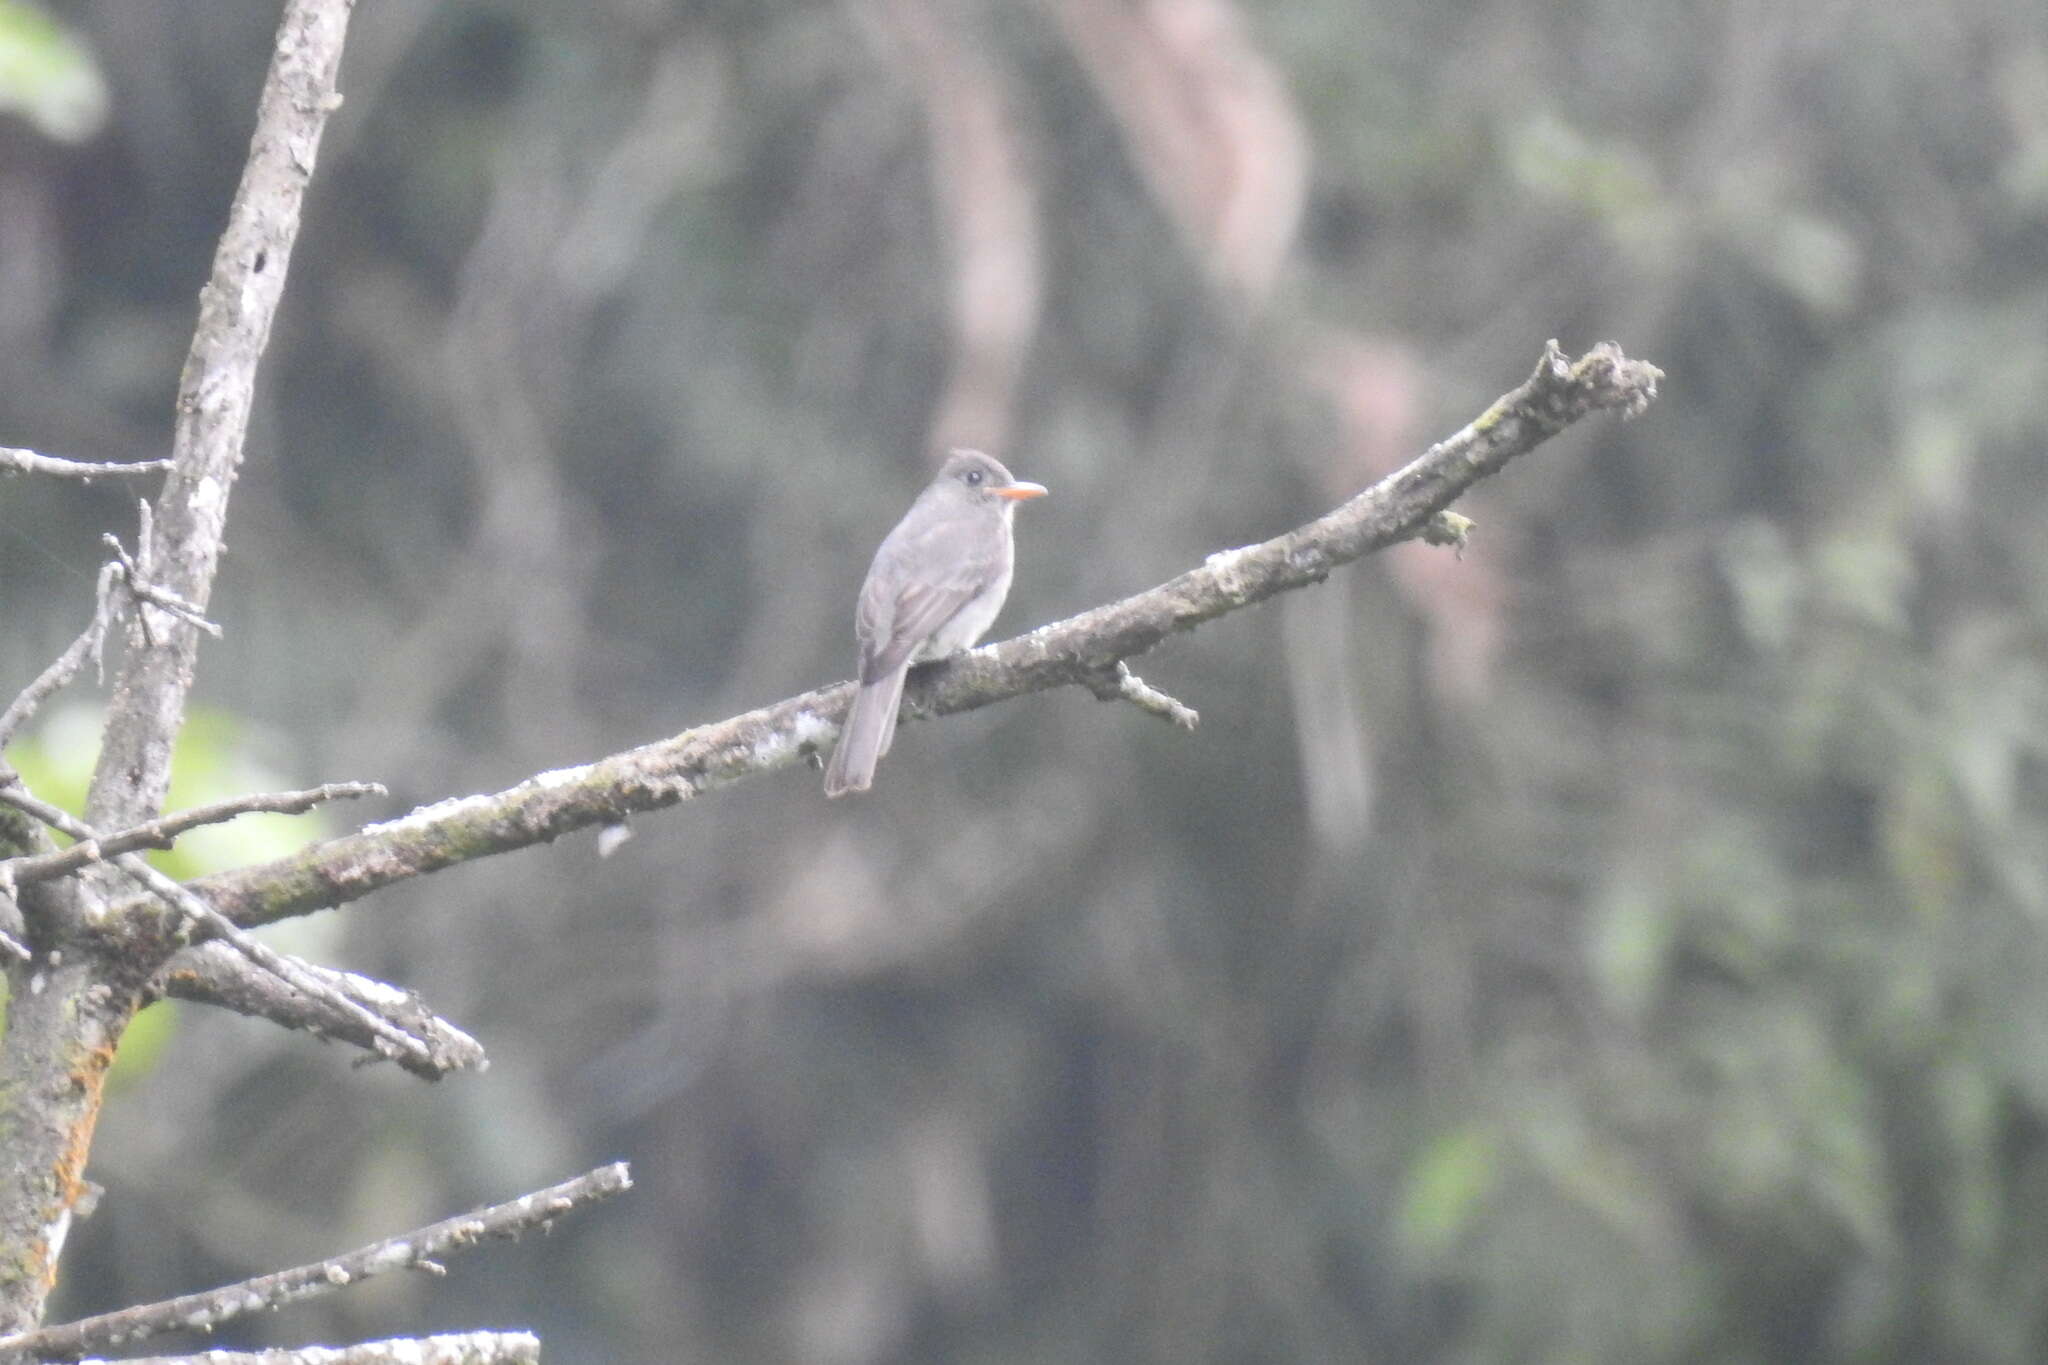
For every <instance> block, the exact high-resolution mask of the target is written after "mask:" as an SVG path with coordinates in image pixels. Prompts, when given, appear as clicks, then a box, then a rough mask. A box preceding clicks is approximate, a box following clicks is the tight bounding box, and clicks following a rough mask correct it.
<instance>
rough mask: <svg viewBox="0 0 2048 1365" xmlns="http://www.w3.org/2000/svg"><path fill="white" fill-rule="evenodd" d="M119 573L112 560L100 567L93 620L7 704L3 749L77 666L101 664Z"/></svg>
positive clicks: (0, 734) (1, 728) (0, 735)
mask: <svg viewBox="0 0 2048 1365" xmlns="http://www.w3.org/2000/svg"><path fill="white" fill-rule="evenodd" d="M120 573H121V570H120V569H119V568H118V567H117V566H115V565H113V564H107V565H103V566H102V567H101V568H100V578H99V585H98V587H97V588H96V589H95V591H94V597H93V609H92V623H91V624H90V625H88V626H86V628H85V631H84V633H83V634H81V635H80V636H79V637H78V638H77V639H76V640H73V641H72V642H71V644H70V646H69V647H68V648H67V649H66V650H65V651H64V652H63V653H62V654H59V655H58V656H57V657H56V659H55V660H54V661H52V663H51V664H50V666H49V667H48V668H46V669H44V670H43V671H42V673H41V674H39V675H38V676H37V678H36V680H35V681H34V682H32V683H30V684H29V685H28V686H27V687H24V688H23V689H22V690H21V695H20V696H18V697H16V698H15V699H14V700H13V701H11V702H9V703H8V704H7V710H6V711H5V712H4V713H0V749H4V748H6V747H7V744H8V742H9V741H10V740H12V739H13V738H14V732H15V731H17V730H19V729H20V728H21V727H22V725H23V724H24V723H26V722H27V720H28V718H29V717H30V716H33V715H34V714H35V713H36V708H37V707H39V706H41V705H42V704H43V703H44V702H45V701H47V700H48V699H49V697H50V694H51V693H53V692H55V691H56V690H57V689H58V688H60V687H62V686H64V685H65V684H66V683H68V682H70V681H71V680H72V679H73V678H75V677H77V676H78V670H79V669H81V668H83V667H85V665H86V663H87V662H88V661H90V662H91V663H92V665H93V666H94V667H95V668H97V667H98V666H99V663H100V650H101V648H102V646H104V645H105V644H106V639H107V628H108V627H109V626H111V625H113V623H114V618H115V616H116V615H118V611H119V609H118V608H117V606H116V605H115V603H116V601H117V599H116V598H115V596H114V584H115V583H116V582H117V581H119V577H120Z"/></svg>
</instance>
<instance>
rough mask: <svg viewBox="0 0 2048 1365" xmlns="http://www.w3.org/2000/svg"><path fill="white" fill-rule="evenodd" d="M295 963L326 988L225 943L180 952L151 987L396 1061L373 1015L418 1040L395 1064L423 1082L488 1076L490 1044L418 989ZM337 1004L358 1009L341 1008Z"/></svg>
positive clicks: (300, 972)
mask: <svg viewBox="0 0 2048 1365" xmlns="http://www.w3.org/2000/svg"><path fill="white" fill-rule="evenodd" d="M292 962H293V964H294V965H295V967H296V968H297V971H296V972H295V974H294V975H295V977H296V978H297V979H300V980H303V979H305V978H306V977H311V978H313V979H314V980H316V981H318V982H320V983H321V985H322V986H323V988H324V989H322V990H319V991H315V992H308V991H303V990H300V989H298V988H296V987H295V986H293V985H292V984H291V983H290V982H288V981H286V980H285V979H284V978H283V977H280V976H278V975H277V974H276V973H274V972H259V971H251V970H250V969H249V960H248V958H246V957H245V956H243V955H242V953H241V952H240V951H239V950H237V949H236V948H235V947H233V946H232V945H230V944H228V943H225V942H223V941H221V940H219V939H216V940H214V941H212V942H210V943H198V944H194V945H193V946H192V947H190V948H186V949H184V950H183V951H181V952H179V953H178V954H177V955H176V956H174V957H172V958H171V960H170V961H169V962H167V963H165V964H164V967H163V970H162V971H160V972H158V973H157V975H156V978H155V980H154V981H152V982H151V983H150V986H151V990H152V991H154V992H156V993H158V994H162V995H167V996H170V997H171V998H172V999H175V1000H190V1001H193V1002H195V1003H197V1004H204V1005H216V1006H219V1007H220V1008H221V1009H229V1010H233V1011H235V1013H237V1014H245V1015H248V1016H250V1017H252V1018H257V1019H268V1020H269V1021H270V1022H271V1023H273V1024H279V1025H282V1026H283V1027H285V1028H289V1029H298V1030H300V1031H302V1032H305V1033H311V1034H313V1035H314V1036H316V1037H320V1038H328V1039H332V1040H333V1041H335V1042H338V1043H347V1044H349V1045H350V1046H351V1047H359V1048H362V1049H364V1050H365V1051H367V1052H371V1053H375V1054H376V1055H378V1056H380V1057H381V1056H389V1055H390V1053H391V1052H392V1049H391V1048H390V1046H389V1043H388V1042H387V1041H386V1040H385V1037H384V1034H383V1033H382V1032H381V1031H380V1030H377V1029H374V1028H372V1027H370V1026H369V1025H368V1024H366V1023H364V1022H363V1016H364V1014H365V1013H368V1014H370V1015H372V1016H373V1017H375V1018H377V1019H381V1020H383V1021H384V1022H385V1023H387V1024H389V1025H391V1026H393V1027H395V1028H397V1029H398V1030H399V1031H400V1032H401V1033H403V1034H404V1035H405V1036H407V1037H409V1038H412V1039H415V1040H417V1041H418V1043H419V1046H417V1047H412V1048H405V1049H400V1050H397V1055H396V1056H392V1057H391V1060H392V1061H395V1062H397V1063H398V1065H399V1066H401V1067H403V1068H405V1069H406V1070H407V1071H410V1072H411V1073H412V1074H413V1075H415V1076H418V1077H419V1078H420V1079H422V1080H428V1081H438V1080H440V1079H441V1078H442V1077H443V1076H445V1075H447V1074H448V1073H449V1072H451V1071H482V1070H484V1069H485V1068H486V1067H487V1066H489V1064H490V1063H489V1061H488V1059H487V1058H486V1057H485V1056H484V1048H483V1044H482V1043H479V1042H478V1041H477V1040H476V1039H475V1038H473V1037H471V1036H470V1035H469V1034H467V1033H465V1032H463V1031H462V1030H461V1029H459V1028H457V1027H456V1026H455V1025H453V1024H451V1023H449V1022H448V1021H447V1020H446V1019H443V1018H441V1017H440V1016H439V1015H437V1014H435V1013H434V1012H433V1010H431V1009H429V1008H428V1007H427V1005H426V1002H425V1001H423V1000H421V999H420V998H419V996H418V995H416V994H414V993H413V992H412V991H408V990H402V989H400V988H399V987H397V986H393V985H390V984H388V983H386V982H382V981H377V980H374V979H372V978H370V977H367V976H363V975H360V974H359V973H356V972H344V971H337V970H335V969H334V968H332V967H322V966H320V965H319V964H318V963H313V962H305V961H301V960H300V959H297V958H293V959H292ZM337 999H339V1000H345V1001H349V1002H352V1003H353V1004H354V1005H355V1006H356V1008H354V1009H350V1008H346V1007H344V1006H340V1005H337V1004H336V1003H335V1001H336V1000H337Z"/></svg>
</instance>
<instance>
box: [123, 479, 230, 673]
mask: <svg viewBox="0 0 2048 1365" xmlns="http://www.w3.org/2000/svg"><path fill="white" fill-rule="evenodd" d="M149 527H150V511H149V504H148V503H146V502H145V503H143V504H142V533H141V535H140V536H138V537H137V542H136V543H137V544H138V545H140V546H141V548H142V553H141V555H140V556H139V558H141V559H142V560H144V561H147V560H148V559H149ZM100 543H101V544H102V545H105V546H106V547H107V548H108V549H110V550H112V551H113V552H114V558H115V559H116V560H117V561H119V563H120V566H121V579H122V581H123V582H124V583H126V584H127V585H128V591H129V592H131V593H134V594H135V596H136V597H137V598H139V599H141V600H142V601H144V602H147V603H149V604H150V605H151V606H153V607H157V608H159V609H161V610H163V611H167V612H169V613H170V614H171V615H173V616H175V617H177V618H178V619H179V620H181V621H184V622H186V623H188V624H189V625H192V626H194V627H196V628H197V629H199V630H203V631H205V632H206V633H207V634H208V635H210V636H212V637H213V638H214V639H216V640H218V639H219V638H220V636H221V630H220V627H219V626H217V625H215V624H214V623H213V622H211V621H209V620H207V619H206V613H205V612H204V611H202V610H200V608H199V607H197V606H195V605H194V604H192V603H190V602H187V601H186V600H185V599H184V598H182V597H180V596H178V594H176V593H174V592H172V591H171V590H170V589H169V588H164V587H159V586H157V585H156V584H154V583H152V582H150V581H149V579H148V577H147V576H145V575H144V574H143V572H142V569H141V567H140V566H139V565H138V564H137V563H136V562H135V561H136V559H137V558H138V556H132V555H130V554H129V553H128V547H127V546H125V545H123V544H122V543H121V538H120V537H119V536H116V535H113V534H112V533H109V534H106V535H103V536H101V537H100ZM144 624H145V627H146V626H147V622H146V621H145V622H144Z"/></svg>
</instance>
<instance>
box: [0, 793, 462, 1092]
mask: <svg viewBox="0 0 2048 1365" xmlns="http://www.w3.org/2000/svg"><path fill="white" fill-rule="evenodd" d="M0 801H4V802H6V803H7V804H8V805H10V806H13V807H14V808H15V809H16V810H20V811H25V812H26V813H28V814H29V815H32V816H34V817H35V818H36V819H38V820H40V821H42V822H43V823H44V824H46V825H48V826H49V827H50V828H51V829H54V830H59V831H61V832H63V833H64V834H67V835H69V836H70V837H71V838H73V839H77V840H81V841H98V840H99V838H100V836H99V834H97V833H96V832H95V831H94V830H93V828H92V826H90V825H88V824H86V823H85V822H84V821H83V820H80V819H78V818H77V817H76V816H74V815H72V814H71V813H70V812H69V811H66V810H62V809H60V808H58V807H56V806H53V805H51V804H50V803H49V802H47V801H44V800H41V799H40V798H38V797H35V796H32V795H30V794H29V793H28V792H27V791H26V790H25V789H23V788H22V787H20V786H18V785H16V786H0ZM111 861H112V862H113V864H114V866H116V867H118V868H120V869H121V870H122V871H123V872H125V873H127V874H128V875H129V877H131V878H133V879H134V880H135V881H138V882H140V883H141V884H142V885H143V886H144V887H146V888H147V889H148V890H149V892H150V893H151V894H152V895H154V896H156V897H157V898H158V899H160V900H163V901H165V902H166V903H168V904H170V905H171V906H173V907H174V908H176V909H177V910H178V911H179V912H180V913H182V914H183V915H184V916H185V918H186V919H187V920H188V921H189V922H190V923H191V924H192V926H193V927H194V928H196V929H197V930H198V931H199V932H200V933H201V934H203V935H204V936H206V937H209V938H220V939H225V940H226V941H227V942H229V943H231V944H233V945H234V947H235V949H236V951H238V952H240V953H241V954H242V955H243V956H244V957H246V958H248V959H249V960H250V961H251V962H253V963H255V964H256V965H257V966H259V967H261V968H263V969H264V970H265V971H268V972H271V973H273V974H274V975H276V976H277V977H278V978H279V979H280V980H282V981H284V982H285V983H286V984H287V985H290V986H292V987H293V988H295V989H297V990H300V991H303V992H305V993H306V994H307V995H310V996H317V997H319V998H321V999H323V1000H325V1001H326V1002H327V1003H328V1004H329V1005H330V1006H332V1007H333V1008H335V1009H338V1010H340V1011H341V1012H342V1013H343V1014H346V1015H350V1016H353V1017H354V1018H355V1020H356V1022H357V1023H359V1024H361V1025H362V1026H364V1027H365V1028H368V1029H369V1030H370V1032H371V1033H372V1034H374V1035H375V1036H376V1042H375V1043H374V1047H375V1050H376V1051H377V1052H378V1053H380V1054H381V1055H383V1056H386V1057H391V1058H397V1057H404V1056H411V1057H413V1058H414V1059H415V1060H417V1061H419V1062H421V1063H422V1064H427V1065H430V1064H431V1063H430V1061H429V1058H428V1055H427V1054H428V1048H427V1045H426V1044H425V1043H424V1042H422V1041H421V1040H420V1039H418V1038H415V1037H413V1036H412V1035H411V1034H409V1033H407V1032H405V1031H404V1030H403V1029H401V1028H399V1027H398V1026H397V1025H395V1024H393V1023H391V1022H389V1021H388V1020H385V1019H381V1018H379V1017H378V1016H377V1015H376V1014H375V1013H374V1012H373V1011H372V1010H370V1009H369V1008H368V1007H367V1006H365V1005H363V1004H361V1003H360V1002H358V1001H355V1000H351V999H349V998H348V997H347V996H345V995H342V994H340V993H338V992H336V991H335V990H333V989H332V988H331V987H330V986H329V985H328V984H327V983H326V982H325V981H322V980H321V979H320V978H319V977H318V976H316V975H314V974H313V973H312V972H310V971H308V970H305V969H304V964H301V963H299V962H298V961H297V960H296V959H293V958H289V957H286V956H285V955H284V954H283V953H280V952H278V951H277V950H276V949H275V948H272V947H271V946H270V945H269V944H267V943H264V942H263V941H261V940H260V939H256V938H252V937H250V936H249V935H248V934H247V933H245V932H244V931H243V930H242V929H241V928H239V927H238V926H237V925H236V924H235V923H234V922H233V921H232V920H230V919H228V917H227V916H225V915H223V914H221V913H220V911H218V910H216V909H214V908H213V907H212V906H211V905H208V904H207V903H206V901H205V900H204V898H202V897H200V896H198V895H196V894H194V893H193V892H191V891H189V890H187V889H186V888H185V887H184V886H182V885H180V884H179V883H178V882H176V881H173V880H172V879H171V878H169V877H167V876H165V875H164V874H163V873H161V872H159V871H157V870H156V869H155V868H153V867H151V866H150V865H149V861H148V860H147V859H145V858H144V857H142V856H141V855H140V854H137V853H117V854H115V855H114V856H113V858H112V859H111ZM4 871H5V868H4V865H0V872H4Z"/></svg>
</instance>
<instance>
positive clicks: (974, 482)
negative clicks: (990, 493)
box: [960, 469, 981, 488]
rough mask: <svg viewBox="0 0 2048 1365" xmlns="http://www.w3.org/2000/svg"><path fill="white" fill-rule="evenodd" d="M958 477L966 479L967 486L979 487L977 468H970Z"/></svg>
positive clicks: (979, 473)
mask: <svg viewBox="0 0 2048 1365" xmlns="http://www.w3.org/2000/svg"><path fill="white" fill-rule="evenodd" d="M960 477H961V478H963V479H965V480H967V486H968V487H969V488H979V487H981V471H980V470H979V469H970V470H968V471H967V472H966V473H965V474H962V475H961V476H960Z"/></svg>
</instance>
